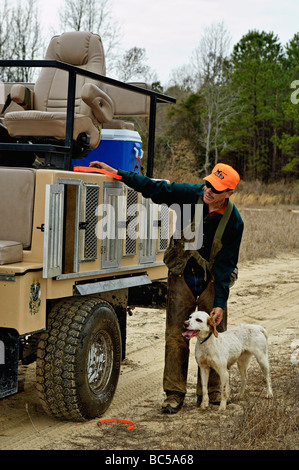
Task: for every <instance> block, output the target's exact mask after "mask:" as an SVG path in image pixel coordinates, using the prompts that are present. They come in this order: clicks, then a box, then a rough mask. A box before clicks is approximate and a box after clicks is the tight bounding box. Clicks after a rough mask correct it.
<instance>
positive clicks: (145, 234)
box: [139, 197, 159, 264]
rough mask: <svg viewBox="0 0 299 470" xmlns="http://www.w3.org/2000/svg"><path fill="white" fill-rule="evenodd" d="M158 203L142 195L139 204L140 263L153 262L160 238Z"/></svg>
mask: <svg viewBox="0 0 299 470" xmlns="http://www.w3.org/2000/svg"><path fill="white" fill-rule="evenodd" d="M158 224H159V223H158V205H157V204H154V203H153V202H152V201H151V200H150V199H148V198H144V197H141V201H140V205H139V234H140V243H139V263H142V264H143V263H153V262H154V261H155V259H156V243H157V238H158V230H157V229H158Z"/></svg>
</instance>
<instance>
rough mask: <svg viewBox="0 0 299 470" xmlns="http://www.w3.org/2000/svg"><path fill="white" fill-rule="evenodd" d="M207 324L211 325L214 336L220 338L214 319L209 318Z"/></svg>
mask: <svg viewBox="0 0 299 470" xmlns="http://www.w3.org/2000/svg"><path fill="white" fill-rule="evenodd" d="M207 324H208V325H209V327H210V329H211V331H212V333H213V335H214V336H216V338H218V331H217V330H216V323H215V320H214V318H212V317H209V318H208V320H207Z"/></svg>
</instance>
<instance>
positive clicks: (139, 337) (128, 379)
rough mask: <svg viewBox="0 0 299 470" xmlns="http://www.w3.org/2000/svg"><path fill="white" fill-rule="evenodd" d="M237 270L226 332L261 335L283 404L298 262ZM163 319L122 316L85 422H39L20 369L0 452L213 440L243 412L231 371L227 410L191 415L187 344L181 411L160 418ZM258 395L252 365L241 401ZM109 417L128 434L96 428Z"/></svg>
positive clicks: (294, 358) (30, 369)
mask: <svg viewBox="0 0 299 470" xmlns="http://www.w3.org/2000/svg"><path fill="white" fill-rule="evenodd" d="M239 271H240V272H239V280H238V282H237V283H236V284H235V286H234V287H233V288H232V290H231V296H230V300H229V322H228V328H231V327H234V326H237V325H239V324H241V323H254V324H261V325H263V326H265V327H266V328H267V330H268V334H269V354H270V366H271V371H272V382H273V389H274V395H276V396H280V397H281V398H282V399H283V398H284V397H283V396H282V394H283V393H285V392H284V391H282V390H281V389H280V387H279V383H281V380H282V377H283V374H284V373H285V371H286V370H289V368H293V369H294V370H295V374H297V376H298V377H299V375H298V371H299V365H298V359H299V338H298V326H297V317H298V299H299V290H298V280H299V279H298V278H299V257H298V256H295V255H283V256H280V257H278V258H276V259H272V260H263V261H262V262H260V263H254V264H253V263H252V264H246V265H241V266H239ZM164 320H165V311H164V310H152V309H141V308H138V309H135V310H134V313H133V315H132V316H129V317H128V337H127V358H126V359H125V361H124V363H123V365H122V371H121V375H120V379H119V384H118V388H117V391H116V394H115V397H114V399H113V402H112V404H111V406H110V408H109V410H108V411H107V412H106V413H105V415H104V416H102V417H101V418H99V419H97V420H94V421H92V422H89V423H84V424H77V423H71V422H64V421H62V422H61V421H57V420H55V419H53V418H52V417H49V416H47V415H46V414H45V413H44V411H43V410H42V408H41V406H40V404H39V402H38V398H37V395H36V392H35V366H34V364H32V365H30V366H23V367H22V369H21V373H20V392H19V393H18V394H16V395H14V396H11V397H8V398H5V399H3V400H1V401H0V449H2V450H12V449H14V450H24V449H26V450H33V449H34V450H67V449H69V450H120V449H125V450H128V449H130V450H138V449H144V450H154V449H168V450H171V449H183V450H184V449H186V448H188V442H192V444H189V445H190V446H192V447H190V449H192V448H201V446H203V445H204V442H205V440H207V439H210V438H211V436H214V437H215V436H217V432H218V431H217V430H219V427H221V425H222V424H223V423H224V424H226V425H227V423H230V420H233V419H234V418H235V417H236V416H237V415H238V414H240V412H241V410H242V406H243V405H244V402H243V403H242V402H237V401H236V400H234V396H235V395H236V393H237V390H238V386H239V378H238V371H237V368H236V366H233V368H232V369H231V388H232V401H233V403H232V404H231V405H230V406H228V408H227V410H226V411H224V412H218V411H217V407H215V406H213V405H211V406H210V408H209V409H208V410H206V411H202V410H201V409H199V408H197V407H196V397H195V387H196V375H197V367H196V364H195V359H194V354H193V349H194V344H195V340H192V344H191V350H192V352H191V356H190V368H189V375H188V393H187V396H186V399H185V403H184V406H183V408H182V410H181V411H180V413H178V414H177V415H171V416H169V415H163V414H162V413H161V403H162V401H163V399H164V394H163V391H162V374H163V361H164ZM297 353H298V355H297ZM264 393H265V382H264V380H263V378H262V376H261V374H260V373H259V368H258V365H257V363H256V361H255V359H252V361H251V363H250V368H249V381H248V385H247V391H246V393H245V397H244V400H245V402H246V403H248V402H250V400H252V401H256V400H260V401H261V403H264V402H265V401H266V400H265V399H264V398H263V394H264ZM110 418H116V419H123V420H129V421H132V422H133V423H134V429H132V430H127V426H128V425H125V424H124V423H121V422H117V423H105V424H104V423H103V424H101V425H100V426H99V425H98V422H99V421H100V420H102V419H110ZM213 433H214V434H213ZM200 438H201V440H200ZM197 439H198V440H197ZM196 446H198V447H196Z"/></svg>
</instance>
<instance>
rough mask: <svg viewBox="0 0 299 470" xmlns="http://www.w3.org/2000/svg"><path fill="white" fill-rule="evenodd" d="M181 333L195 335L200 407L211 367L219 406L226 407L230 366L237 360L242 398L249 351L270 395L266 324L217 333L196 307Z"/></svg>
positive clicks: (204, 404) (206, 401)
mask: <svg viewBox="0 0 299 470" xmlns="http://www.w3.org/2000/svg"><path fill="white" fill-rule="evenodd" d="M185 327H186V331H185V332H184V333H183V336H185V337H187V338H193V337H194V336H196V338H197V342H196V346H195V358H196V361H197V363H198V365H199V367H200V376H201V383H202V402H201V408H203V409H205V408H207V407H208V406H209V395H208V380H209V373H210V368H213V369H214V370H215V371H216V372H217V373H218V375H219V376H220V383H221V390H220V392H221V402H220V406H219V410H225V409H226V404H227V400H228V399H229V372H228V370H229V368H230V367H231V365H232V364H234V363H235V362H237V365H238V368H239V372H240V375H241V389H240V392H239V395H238V398H242V396H243V394H244V390H245V386H246V376H247V368H248V364H249V361H250V358H251V356H252V355H254V356H255V357H256V360H257V362H258V363H259V365H260V367H261V369H262V371H263V373H264V376H265V378H266V382H267V398H271V397H272V396H273V394H272V388H271V378H270V368H269V361H268V341H267V332H266V330H265V328H263V327H262V326H259V325H240V326H237V327H236V328H232V329H231V330H228V331H224V332H223V333H218V332H217V330H216V325H215V322H214V320H213V318H211V317H210V316H209V315H208V314H207V313H206V312H201V311H195V312H193V313H192V314H191V315H190V317H189V320H187V321H186V322H185Z"/></svg>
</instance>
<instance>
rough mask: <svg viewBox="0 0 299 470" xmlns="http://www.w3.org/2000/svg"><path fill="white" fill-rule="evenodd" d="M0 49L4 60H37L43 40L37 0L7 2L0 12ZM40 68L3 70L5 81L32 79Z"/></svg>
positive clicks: (2, 77) (26, 80) (28, 80)
mask: <svg viewBox="0 0 299 470" xmlns="http://www.w3.org/2000/svg"><path fill="white" fill-rule="evenodd" d="M0 22H1V27H0V52H1V58H2V59H16V60H18V59H19V60H23V59H32V60H33V59H37V58H40V54H41V52H42V47H43V41H42V37H41V29H40V23H39V18H38V9H37V5H36V0H26V1H21V0H19V1H18V3H17V5H16V6H15V7H9V6H8V3H7V2H6V1H5V2H4V4H3V6H2V10H1V11H0ZM35 73H36V70H35V69H33V68H29V67H19V68H12V67H11V68H5V69H3V70H1V79H2V80H3V81H16V82H30V81H32V80H33V78H34V76H35Z"/></svg>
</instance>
